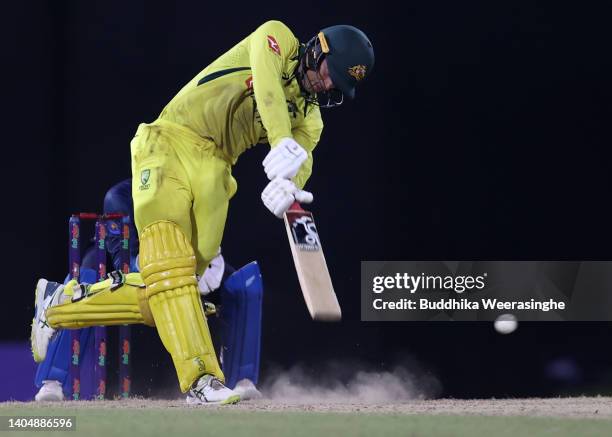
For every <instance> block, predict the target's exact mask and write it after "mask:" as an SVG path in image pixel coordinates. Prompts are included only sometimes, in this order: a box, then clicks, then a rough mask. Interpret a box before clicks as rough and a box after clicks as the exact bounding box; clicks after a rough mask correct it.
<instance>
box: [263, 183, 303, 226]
mask: <svg viewBox="0 0 612 437" xmlns="http://www.w3.org/2000/svg"><path fill="white" fill-rule="evenodd" d="M261 200H262V201H263V203H264V205H266V208H268V209H269V210H270V212H271V213H272V214H274V215H275V216H276V217H278V218H283V213H284V212H285V211H287V210H288V209H289V207H290V206H291V204H292V203H293V202H295V201H296V200H297V201H298V202H300V203H311V202H312V200H313V196H312V193H311V192H309V191H304V190H300V189H299V188H298V187H296V186H295V184H294V183H293V182H291V181H290V180H289V179H282V178H276V179H273V180H271V181H270V182H269V183H268V185H266V188H264V190H263V192H262V193H261Z"/></svg>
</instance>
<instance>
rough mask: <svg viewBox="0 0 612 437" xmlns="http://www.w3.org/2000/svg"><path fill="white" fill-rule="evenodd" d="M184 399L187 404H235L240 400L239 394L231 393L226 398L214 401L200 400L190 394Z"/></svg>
mask: <svg viewBox="0 0 612 437" xmlns="http://www.w3.org/2000/svg"><path fill="white" fill-rule="evenodd" d="M185 401H186V402H187V404H188V405H233V404H237V403H238V402H240V395H232V396H230V397H229V398H227V399H224V400H222V401H216V402H210V401H206V402H202V401H201V400H199V399H197V398H194V397H192V396H187V398H186V399H185Z"/></svg>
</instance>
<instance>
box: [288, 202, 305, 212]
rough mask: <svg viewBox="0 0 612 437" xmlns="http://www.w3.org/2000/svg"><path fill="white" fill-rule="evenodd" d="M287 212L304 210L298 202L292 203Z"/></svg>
mask: <svg viewBox="0 0 612 437" xmlns="http://www.w3.org/2000/svg"><path fill="white" fill-rule="evenodd" d="M289 211H304V208H302V205H300V203H299V202H293V203H292V204H291V206H290V207H289Z"/></svg>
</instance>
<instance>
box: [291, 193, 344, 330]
mask: <svg viewBox="0 0 612 437" xmlns="http://www.w3.org/2000/svg"><path fill="white" fill-rule="evenodd" d="M284 218H285V228H286V229H287V236H288V237H289V246H291V254H292V255H293V262H294V263H295V270H296V271H297V275H298V279H299V281H300V287H301V288H302V294H303V295H304V300H305V301H306V306H307V307H308V311H309V312H310V316H311V317H312V319H313V320H320V321H326V322H333V321H338V320H340V319H341V318H342V312H341V310H340V305H339V304H338V298H337V297H336V293H335V292H334V287H333V285H332V281H331V278H330V276H329V270H327V263H326V262H325V256H324V255H323V248H322V247H321V241H320V240H319V234H318V233H317V227H316V226H315V222H314V218H313V216H312V213H311V212H309V211H306V210H304V209H302V207H301V206H300V204H299V203H297V202H295V203H293V205H291V207H290V208H289V210H288V211H287V212H286V213H285V215H284Z"/></svg>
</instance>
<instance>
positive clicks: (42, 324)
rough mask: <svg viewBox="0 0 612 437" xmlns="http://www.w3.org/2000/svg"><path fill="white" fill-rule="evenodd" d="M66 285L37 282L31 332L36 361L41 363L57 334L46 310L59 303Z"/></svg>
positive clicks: (44, 281) (33, 353) (43, 281)
mask: <svg viewBox="0 0 612 437" xmlns="http://www.w3.org/2000/svg"><path fill="white" fill-rule="evenodd" d="M63 289H64V286H63V285H62V284H58V283H57V282H49V281H47V280H46V279H39V280H38V283H37V284H36V301H35V304H34V319H33V320H32V332H31V334H30V345H31V347H32V355H33V356H34V361H36V362H37V363H40V362H42V361H44V359H45V357H46V356H47V348H48V347H49V340H50V339H51V337H53V334H55V331H56V330H55V329H53V328H51V327H50V326H49V325H48V324H47V316H46V314H45V311H46V310H47V308H49V307H50V306H52V305H55V304H57V302H58V300H59V295H60V294H61V293H62V291H63Z"/></svg>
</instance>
